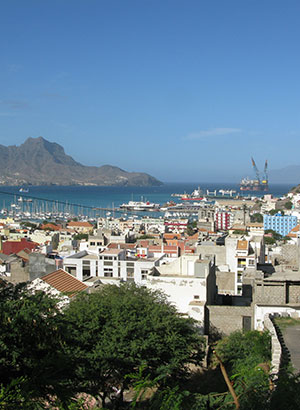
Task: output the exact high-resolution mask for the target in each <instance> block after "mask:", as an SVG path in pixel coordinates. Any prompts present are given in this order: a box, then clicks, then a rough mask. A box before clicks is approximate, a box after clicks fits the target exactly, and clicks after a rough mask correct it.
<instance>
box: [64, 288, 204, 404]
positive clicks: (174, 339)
mask: <svg viewBox="0 0 300 410" xmlns="http://www.w3.org/2000/svg"><path fill="white" fill-rule="evenodd" d="M65 316H66V320H67V322H68V334H69V341H68V344H69V346H70V351H69V354H70V355H71V356H73V367H74V373H75V375H76V383H77V388H78V389H79V391H84V392H86V393H90V394H92V395H94V396H96V395H100V396H101V398H102V400H103V403H104V400H105V397H107V396H111V395H112V394H113V390H114V389H113V387H116V388H118V389H120V390H121V391H123V390H124V389H125V388H127V387H128V386H130V385H132V383H134V379H132V378H130V377H129V376H128V375H130V374H133V373H135V372H136V369H138V368H139V367H140V366H143V368H144V371H143V377H144V378H145V380H147V381H153V380H157V377H159V380H160V382H159V383H160V384H161V383H163V382H165V381H166V380H167V379H169V378H172V379H173V380H177V379H180V378H181V377H183V376H186V375H187V374H188V367H187V365H188V363H199V362H200V360H201V359H202V357H203V349H202V348H203V344H202V339H201V337H200V336H198V332H197V330H196V329H195V327H194V323H193V321H192V320H191V319H185V318H182V317H181V316H180V315H178V314H177V312H176V310H175V308H174V307H173V306H171V305H170V304H169V303H167V302H166V299H165V297H164V296H163V295H162V294H161V293H159V292H152V291H150V290H148V289H147V288H145V287H137V286H135V285H128V284H123V285H121V286H120V287H118V286H114V285H107V286H105V287H103V288H102V289H101V290H100V291H99V292H95V293H92V294H89V295H88V294H82V295H79V296H78V298H76V300H74V301H72V302H71V304H70V306H69V308H67V309H66V311H65Z"/></svg>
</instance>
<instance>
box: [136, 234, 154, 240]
mask: <svg viewBox="0 0 300 410" xmlns="http://www.w3.org/2000/svg"><path fill="white" fill-rule="evenodd" d="M154 238H155V236H153V235H149V234H143V235H140V236H139V237H138V239H154Z"/></svg>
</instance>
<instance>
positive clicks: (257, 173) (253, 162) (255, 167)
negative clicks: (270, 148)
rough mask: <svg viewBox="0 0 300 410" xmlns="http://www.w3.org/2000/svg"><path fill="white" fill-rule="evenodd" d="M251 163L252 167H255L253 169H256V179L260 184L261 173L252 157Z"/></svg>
mask: <svg viewBox="0 0 300 410" xmlns="http://www.w3.org/2000/svg"><path fill="white" fill-rule="evenodd" d="M251 161H252V165H253V168H254V171H255V174H256V178H257V180H258V183H259V184H260V175H259V171H258V168H257V166H256V164H255V161H254V159H253V158H252V157H251Z"/></svg>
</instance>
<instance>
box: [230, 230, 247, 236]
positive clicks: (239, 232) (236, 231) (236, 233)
mask: <svg viewBox="0 0 300 410" xmlns="http://www.w3.org/2000/svg"><path fill="white" fill-rule="evenodd" d="M233 234H235V235H245V234H246V231H243V230H241V229H236V230H235V231H233Z"/></svg>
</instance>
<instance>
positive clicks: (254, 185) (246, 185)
mask: <svg viewBox="0 0 300 410" xmlns="http://www.w3.org/2000/svg"><path fill="white" fill-rule="evenodd" d="M251 161H252V166H253V168H254V171H255V174H256V179H250V178H249V177H246V178H242V179H241V181H240V191H268V190H269V182H268V173H267V169H268V161H267V160H266V162H265V168H264V174H263V177H261V175H260V172H259V170H258V168H257V166H256V163H255V161H254V159H253V158H251Z"/></svg>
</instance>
